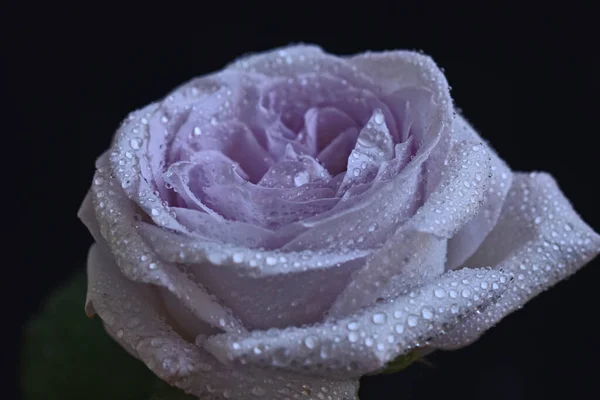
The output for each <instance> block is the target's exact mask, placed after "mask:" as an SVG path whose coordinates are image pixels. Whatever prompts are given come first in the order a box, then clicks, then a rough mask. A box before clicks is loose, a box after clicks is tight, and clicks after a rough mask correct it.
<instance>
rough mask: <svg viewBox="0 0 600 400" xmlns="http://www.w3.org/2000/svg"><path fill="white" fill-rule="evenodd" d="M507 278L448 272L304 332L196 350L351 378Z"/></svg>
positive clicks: (483, 302) (418, 341)
mask: <svg viewBox="0 0 600 400" xmlns="http://www.w3.org/2000/svg"><path fill="white" fill-rule="evenodd" d="M509 281H510V279H509V278H507V277H506V276H505V275H504V274H503V273H502V272H498V271H492V270H485V269H481V270H476V269H466V270H461V271H450V272H447V273H446V274H444V275H443V276H441V277H440V278H438V279H436V280H434V281H432V282H430V283H429V284H427V285H425V286H423V287H420V288H417V289H414V290H413V291H412V292H410V293H407V294H406V295H404V296H400V297H398V298H396V299H393V300H391V301H388V302H384V303H381V304H377V305H375V306H373V307H371V308H368V309H365V310H362V311H360V312H358V313H357V314H356V315H352V316H348V317H345V318H342V319H337V320H328V321H326V322H324V323H322V324H316V325H311V326H307V327H299V328H298V327H291V328H287V329H284V330H276V329H271V330H268V331H255V332H252V333H248V334H241V335H238V334H219V335H214V336H211V337H209V338H208V339H207V340H206V342H205V344H204V347H205V348H206V349H207V350H208V351H210V352H211V353H212V354H214V355H215V356H216V357H217V358H219V359H220V360H221V361H222V362H224V363H234V365H235V364H237V363H242V360H243V363H246V364H250V365H260V366H264V367H267V366H269V367H275V368H281V369H284V370H290V371H294V372H298V373H310V374H319V375H322V376H331V377H335V378H338V379H344V378H351V377H359V376H361V375H363V374H365V373H369V372H373V371H376V370H378V369H380V368H383V367H384V366H385V365H386V363H388V362H389V361H391V360H393V359H394V358H396V357H397V356H399V355H402V354H406V353H408V352H409V351H411V350H413V349H415V348H418V347H420V346H422V345H424V344H426V343H427V342H428V341H429V340H431V339H432V338H434V337H436V336H437V335H439V334H440V332H443V331H444V329H448V328H449V327H452V326H455V325H456V324H457V323H458V322H459V321H460V320H461V319H462V318H464V317H466V316H468V315H470V314H472V313H474V312H476V311H477V310H478V309H480V308H482V307H485V306H487V305H489V304H490V303H491V302H493V301H495V300H496V299H497V298H498V297H499V296H500V295H501V294H502V293H503V291H504V290H505V289H506V286H507V283H508V282H509ZM484 283H486V285H485V286H484V285H483V284H484ZM484 287H485V289H484Z"/></svg>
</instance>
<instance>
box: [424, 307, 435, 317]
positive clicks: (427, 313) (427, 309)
mask: <svg viewBox="0 0 600 400" xmlns="http://www.w3.org/2000/svg"><path fill="white" fill-rule="evenodd" d="M421 315H422V316H423V318H424V319H426V320H432V319H433V309H432V308H430V307H423V309H422V310H421Z"/></svg>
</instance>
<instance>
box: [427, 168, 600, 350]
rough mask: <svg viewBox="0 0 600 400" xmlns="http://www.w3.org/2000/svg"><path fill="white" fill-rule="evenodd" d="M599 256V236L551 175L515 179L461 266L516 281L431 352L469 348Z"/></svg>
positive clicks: (444, 338)
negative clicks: (494, 218)
mask: <svg viewBox="0 0 600 400" xmlns="http://www.w3.org/2000/svg"><path fill="white" fill-rule="evenodd" d="M599 253H600V236H599V235H598V234H597V233H595V232H594V231H593V230H592V229H591V228H590V227H589V226H588V225H586V223H585V222H583V221H582V220H581V218H580V217H579V216H578V215H577V213H576V212H575V210H573V208H572V206H571V205H570V203H569V201H568V200H567V199H566V198H565V197H564V195H563V194H562V192H561V191H560V189H559V187H558V185H557V184H556V182H555V181H554V179H552V177H551V176H550V175H548V174H545V173H534V174H523V173H516V174H514V179H513V184H512V186H511V189H510V191H509V193H508V196H507V198H506V201H505V203H504V207H503V209H502V214H501V215H500V218H499V220H498V223H497V225H496V227H495V228H494V229H493V230H492V232H491V233H490V234H489V235H488V236H487V238H486V239H485V241H484V242H483V244H482V245H481V247H480V248H479V250H477V252H476V253H475V254H474V255H473V256H472V257H471V258H469V260H467V262H466V263H465V266H466V267H475V266H482V265H488V266H493V267H494V268H495V269H503V270H505V271H507V272H511V273H513V274H514V276H515V281H514V282H513V283H512V285H511V286H510V287H509V290H507V291H506V293H505V294H504V295H503V296H502V297H501V298H500V300H499V301H498V302H496V303H494V304H492V305H491V306H489V307H488V308H487V309H486V310H485V311H484V312H482V313H481V314H479V315H475V316H473V317H472V318H470V319H468V320H466V321H463V323H462V324H461V325H460V326H459V327H457V328H456V329H454V330H452V331H450V332H449V333H448V334H447V335H445V336H443V337H441V338H439V340H437V341H436V342H435V343H434V346H435V347H439V348H457V347H462V346H465V345H467V344H469V343H471V342H473V341H474V340H476V339H477V338H478V337H479V336H480V335H481V334H482V333H483V332H485V331H486V330H487V329H489V328H490V327H491V326H493V325H494V324H496V323H497V322H499V321H500V320H501V319H502V318H504V317H505V316H506V315H508V314H510V313H511V312H513V311H515V310H516V309H518V308H519V307H521V306H522V305H523V304H525V303H526V302H527V301H529V300H530V299H531V298H532V297H534V296H536V295H538V294H539V293H540V292H542V291H543V290H545V289H548V288H549V287H551V286H552V285H554V284H556V283H557V282H559V281H560V280H562V279H565V278H566V277H568V276H569V275H571V274H573V273H574V272H575V271H577V270H578V269H579V268H581V267H582V266H583V265H585V264H586V263H588V262H589V261H590V260H592V259H593V258H594V257H595V256H596V255H598V254H599Z"/></svg>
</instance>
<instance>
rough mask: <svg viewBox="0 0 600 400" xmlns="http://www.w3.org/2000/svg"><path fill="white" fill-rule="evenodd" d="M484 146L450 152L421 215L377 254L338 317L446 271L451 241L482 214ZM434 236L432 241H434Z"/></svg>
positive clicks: (465, 145) (337, 309) (464, 145)
mask: <svg viewBox="0 0 600 400" xmlns="http://www.w3.org/2000/svg"><path fill="white" fill-rule="evenodd" d="M489 169H490V166H489V159H488V155H487V153H486V151H485V149H483V146H482V145H481V144H479V143H477V142H471V141H464V142H461V143H459V144H457V145H456V146H455V148H454V149H453V150H452V153H451V154H450V158H449V161H448V163H447V166H446V169H445V171H444V175H443V176H442V181H441V183H440V185H439V186H438V187H437V188H436V190H435V191H434V193H432V195H431V196H430V197H429V198H428V199H427V201H426V202H425V204H424V205H423V206H422V207H421V208H420V209H419V210H418V211H417V213H416V214H415V215H414V216H413V217H412V218H411V219H409V220H408V221H407V222H406V223H405V224H404V225H403V226H402V227H400V228H399V229H398V230H397V231H396V232H395V233H394V234H393V235H392V236H391V237H390V238H388V240H387V241H386V243H385V244H384V246H383V248H382V249H380V250H378V251H375V252H374V253H373V255H372V256H371V257H370V258H369V259H368V261H367V264H366V265H365V267H364V268H362V269H361V270H360V272H358V273H357V274H355V276H353V279H352V282H351V283H350V284H349V285H348V287H347V288H346V289H345V290H344V292H343V293H342V295H340V296H339V297H338V298H337V300H336V302H335V303H334V305H333V307H332V310H331V311H332V312H333V313H334V314H335V315H338V314H341V315H346V314H348V313H349V312H351V311H353V310H356V309H357V308H358V307H362V306H365V305H368V304H370V303H371V302H372V301H374V300H375V299H377V298H380V297H385V295H384V293H386V292H388V293H389V291H390V289H393V286H394V285H398V286H397V287H396V288H395V291H396V292H398V291H401V290H402V288H404V289H406V288H410V287H412V286H415V285H418V284H422V283H425V282H427V280H428V279H432V278H434V277H436V276H439V275H441V274H442V273H443V272H444V264H445V261H446V260H445V256H446V239H448V238H450V237H452V235H453V234H454V232H456V231H457V230H458V229H459V228H460V227H461V226H462V224H464V223H465V221H466V220H469V219H470V218H472V217H473V216H475V215H477V212H478V210H479V207H480V206H481V202H482V200H483V195H484V193H485V188H486V185H487V182H488V180H489V177H488V175H489ZM430 236H431V237H430Z"/></svg>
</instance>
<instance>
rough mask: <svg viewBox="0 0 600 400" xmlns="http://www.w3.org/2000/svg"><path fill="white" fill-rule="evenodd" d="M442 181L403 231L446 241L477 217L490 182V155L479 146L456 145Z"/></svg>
mask: <svg viewBox="0 0 600 400" xmlns="http://www.w3.org/2000/svg"><path fill="white" fill-rule="evenodd" d="M445 164H446V165H445V167H444V171H443V172H442V176H441V181H440V183H439V185H438V186H437V187H436V188H435V190H434V191H433V193H431V195H430V196H429V197H428V198H427V200H426V201H425V203H424V204H423V206H422V207H421V208H419V210H418V211H417V213H416V214H415V215H414V217H413V218H411V219H410V220H409V221H408V222H407V223H406V227H407V228H411V229H415V230H418V231H421V232H426V233H431V234H433V235H436V236H438V237H441V238H446V239H449V238H451V237H452V236H454V234H456V232H457V231H458V230H459V229H460V228H461V227H462V226H463V225H464V224H465V223H467V222H468V221H469V220H471V219H472V218H473V217H474V216H476V215H477V213H478V212H479V210H480V209H481V206H482V204H483V201H484V198H485V193H486V191H487V188H488V185H489V181H490V169H491V166H490V155H489V153H488V151H487V149H486V148H485V146H484V145H483V144H482V143H481V142H474V141H462V142H460V143H457V144H456V145H455V146H454V147H453V148H452V152H451V153H450V157H449V158H448V160H447V162H446V163H445Z"/></svg>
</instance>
